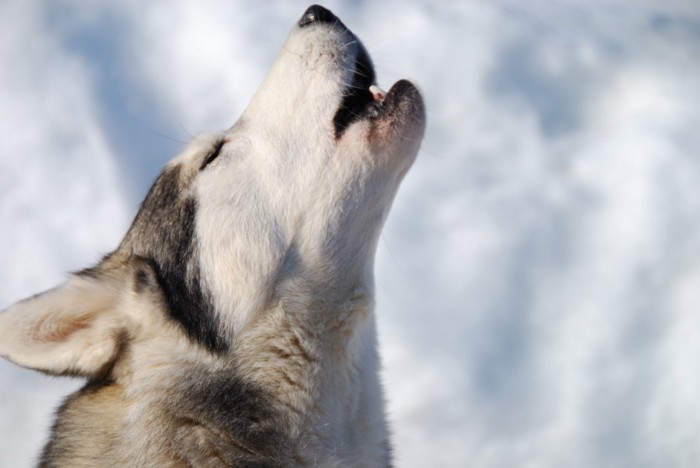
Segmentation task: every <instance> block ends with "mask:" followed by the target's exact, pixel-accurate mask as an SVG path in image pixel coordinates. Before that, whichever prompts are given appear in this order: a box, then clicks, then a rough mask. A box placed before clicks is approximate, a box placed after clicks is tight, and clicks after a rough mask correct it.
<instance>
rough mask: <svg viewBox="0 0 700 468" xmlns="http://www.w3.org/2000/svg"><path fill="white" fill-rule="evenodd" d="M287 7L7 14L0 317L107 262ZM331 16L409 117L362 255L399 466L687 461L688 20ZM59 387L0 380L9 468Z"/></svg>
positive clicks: (603, 8)
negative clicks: (423, 109)
mask: <svg viewBox="0 0 700 468" xmlns="http://www.w3.org/2000/svg"><path fill="white" fill-rule="evenodd" d="M306 6H307V5H306V4H305V3H301V2H254V1H247V2H229V1H223V0H205V1H198V2H194V1H186V0H173V1H165V0H162V1H151V2H137V1H135V0H129V1H117V0H113V1H105V2H93V3H90V4H87V3H85V2H79V1H77V0H62V1H59V2H50V3H49V2H38V1H27V2H4V3H0V70H2V73H0V103H1V104H0V132H1V134H2V135H3V138H2V139H0V194H1V195H2V196H1V197H0V264H2V265H4V266H5V268H6V269H7V273H6V274H5V275H3V282H2V285H1V286H0V307H5V306H7V305H10V304H11V303H12V302H14V301H16V300H19V299H21V298H23V297H26V296H28V295H30V294H33V293H36V292H38V291H41V290H43V289H46V288H49V287H52V286H54V285H56V284H58V283H60V282H61V281H62V279H64V278H65V272H67V271H74V270H77V269H80V268H83V267H86V266H89V265H90V264H92V263H94V262H95V261H96V260H97V259H98V258H99V257H100V255H102V254H104V253H106V252H108V251H110V250H111V249H112V248H113V247H114V246H116V244H117V242H118V241H119V239H120V238H121V236H122V235H123V233H124V232H125V230H126V228H127V226H128V223H129V221H130V219H131V217H132V216H133V214H134V213H135V210H136V208H137V206H138V202H139V201H140V199H141V198H142V197H143V196H144V194H145V192H146V190H147V189H148V187H149V184H150V182H151V181H152V180H153V178H154V177H155V176H156V174H157V173H158V171H159V169H160V168H161V166H162V165H163V164H164V163H165V162H166V161H167V160H168V159H169V158H170V157H171V156H173V155H174V154H175V153H177V151H178V150H179V148H181V147H182V142H186V141H187V140H189V139H190V138H191V137H192V136H193V135H196V134H198V133H200V132H203V131H211V130H217V129H221V128H225V127H227V126H229V125H230V124H231V123H233V121H234V120H235V119H236V118H237V116H238V115H240V113H241V111H242V110H243V109H244V107H245V105H246V104H247V102H248V100H249V99H250V97H251V96H252V94H253V92H254V91H255V89H256V87H257V85H258V84H259V82H260V81H261V80H262V77H263V76H264V74H265V72H266V70H267V68H268V66H269V64H270V63H271V61H272V60H273V59H274V57H275V55H276V54H277V52H278V50H279V47H280V46H281V44H282V43H283V41H284V39H285V37H286V35H287V32H288V31H289V28H290V27H291V25H292V23H293V22H294V21H295V19H296V18H298V17H299V16H300V15H301V13H302V12H303V11H304V8H305V7H306ZM327 6H329V7H330V8H331V9H332V10H333V11H334V12H335V13H337V14H338V15H339V16H340V17H341V18H342V19H343V20H344V22H345V23H346V24H347V25H349V26H350V27H351V28H352V29H353V30H354V31H355V32H357V33H358V34H359V35H360V37H361V38H363V40H364V42H365V44H366V46H367V48H368V50H369V51H370V53H371V54H372V55H373V57H374V59H375V64H376V66H377V71H378V75H379V84H380V86H381V87H383V88H388V87H389V86H390V85H391V83H393V81H395V80H397V79H399V78H402V77H407V78H409V79H412V80H414V81H415V82H416V83H418V84H419V85H420V86H421V88H422V90H423V92H424V94H425V97H426V101H427V109H428V118H429V124H428V131H427V135H426V139H425V142H424V145H423V150H422V151H421V154H420V155H419V159H418V161H417V162H416V164H415V166H414V168H413V169H412V171H411V172H410V173H409V175H408V176H407V178H406V180H405V182H404V184H403V187H402V188H401V190H400V192H399V195H398V197H397V199H396V202H395V205H394V210H393V212H392V214H391V216H390V219H389V221H388V223H387V226H386V228H385V231H384V234H383V238H382V242H381V246H380V252H379V255H378V260H377V290H378V314H379V315H378V316H379V324H380V335H381V344H382V354H383V357H384V364H385V371H384V380H385V384H386V388H387V393H388V401H389V410H390V415H391V420H392V430H393V433H394V445H395V458H396V465H397V466H401V467H424V466H440V467H463V466H477V467H489V468H490V467H493V468H496V467H511V466H519V467H552V468H555V467H561V466H567V467H581V468H584V467H590V466H597V467H630V468H632V467H634V468H638V467H666V466H673V467H695V466H700V445H698V443H697V442H698V440H697V439H698V434H700V373H698V372H697V363H698V357H700V314H698V310H699V309H700V131H698V129H700V62H698V60H697V57H698V56H700V5H698V3H697V2H696V1H694V0H688V1H680V0H679V1H672V0H665V1H661V0H658V1H651V0H649V1H631V0H630V1H623V0H608V1H603V0H590V1H588V2H573V1H570V0H557V1H544V0H535V1H529V2H518V1H515V0H511V1H508V0H498V1H491V2H483V1H477V0H473V1H464V2H441V3H439V4H438V3H437V2H427V1H426V2H421V1H417V0H413V1H404V2H399V1H398V0H395V1H393V0H386V1H381V2H379V1H377V2H371V3H370V2H357V1H351V0H348V1H335V2H330V3H328V4H327ZM78 385H79V382H75V381H68V380H65V379H54V378H47V377H43V376H40V375H39V374H37V373H34V372H31V371H26V370H23V369H20V368H17V367H14V366H12V365H10V364H8V363H5V362H2V363H0V434H2V437H0V466H2V467H5V466H6V467H12V468H14V467H23V466H30V465H31V464H32V462H33V460H34V459H35V458H36V456H37V454H38V453H39V451H40V449H41V444H42V442H43V441H44V440H45V438H46V436H47V433H48V427H49V425H50V423H51V415H52V411H53V409H54V408H55V407H56V406H57V405H58V404H59V402H60V400H61V398H62V397H63V396H65V395H66V394H68V393H69V392H70V391H71V390H72V389H74V388H77V386H78Z"/></svg>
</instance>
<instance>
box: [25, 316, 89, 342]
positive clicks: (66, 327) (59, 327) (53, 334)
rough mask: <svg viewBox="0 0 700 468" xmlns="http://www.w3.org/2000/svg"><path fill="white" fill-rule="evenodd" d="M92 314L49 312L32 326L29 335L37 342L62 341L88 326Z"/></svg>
mask: <svg viewBox="0 0 700 468" xmlns="http://www.w3.org/2000/svg"><path fill="white" fill-rule="evenodd" d="M92 319H93V316H92V314H90V313H84V314H78V315H67V316H64V317H60V316H59V314H49V315H48V316H46V317H45V318H43V319H42V320H39V321H38V322H37V323H36V324H34V327H32V331H31V336H32V338H33V339H34V340H36V341H39V342H54V343H58V342H62V341H66V340H68V338H69V337H70V336H71V335H73V334H74V333H76V332H78V331H80V330H84V329H86V328H89V327H90V324H91V323H92Z"/></svg>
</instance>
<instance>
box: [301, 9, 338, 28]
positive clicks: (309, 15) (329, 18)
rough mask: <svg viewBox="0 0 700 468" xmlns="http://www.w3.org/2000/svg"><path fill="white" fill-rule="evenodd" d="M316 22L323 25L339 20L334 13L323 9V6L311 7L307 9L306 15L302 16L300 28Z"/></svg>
mask: <svg viewBox="0 0 700 468" xmlns="http://www.w3.org/2000/svg"><path fill="white" fill-rule="evenodd" d="M316 21H318V22H321V23H334V22H336V21H338V18H336V16H335V15H334V14H333V13H331V12H330V11H329V10H327V9H325V8H323V7H322V6H321V5H311V6H310V7H309V8H307V9H306V11H305V12H304V14H303V15H301V19H300V20H299V26H300V27H304V26H306V25H309V24H311V23H314V22H316Z"/></svg>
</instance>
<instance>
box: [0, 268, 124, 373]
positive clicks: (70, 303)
mask: <svg viewBox="0 0 700 468" xmlns="http://www.w3.org/2000/svg"><path fill="white" fill-rule="evenodd" d="M124 283H128V281H120V278H119V277H116V276H114V275H110V276H108V275H102V274H99V273H94V272H89V273H79V274H77V275H75V276H73V277H72V278H71V279H70V280H69V281H68V282H66V283H65V284H63V285H62V286H59V287H57V288H55V289H52V290H49V291H46V292H44V293H42V294H39V295H37V296H34V297H31V298H28V299H25V300H23V301H20V302H18V303H16V304H15V305H13V306H11V307H9V308H8V309H7V310H5V311H4V312H2V313H0V356H2V357H6V358H7V359H9V360H10V361H13V362H14V363H16V364H19V365H20V366H24V367H29V368H31V369H36V370H39V371H42V372H46V373H49V374H58V375H75V376H84V377H94V376H97V375H99V374H100V373H101V372H104V371H105V370H106V369H108V366H110V365H111V364H112V363H113V362H114V360H115V359H116V357H117V354H118V352H119V349H120V348H121V346H122V345H123V342H124V340H125V338H126V336H128V334H129V328H130V323H129V322H130V320H129V316H128V315H127V314H125V313H124V311H123V310H121V309H122V308H121V307H120V305H121V303H122V302H123V300H124V297H125V295H126V294H125V293H126V289H127V288H126V287H125V284H124Z"/></svg>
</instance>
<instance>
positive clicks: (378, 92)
mask: <svg viewBox="0 0 700 468" xmlns="http://www.w3.org/2000/svg"><path fill="white" fill-rule="evenodd" d="M369 92H370V93H372V97H373V98H374V100H375V101H381V100H382V99H384V96H386V91H384V90H383V89H382V88H380V87H379V86H377V85H372V86H370V87H369Z"/></svg>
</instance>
